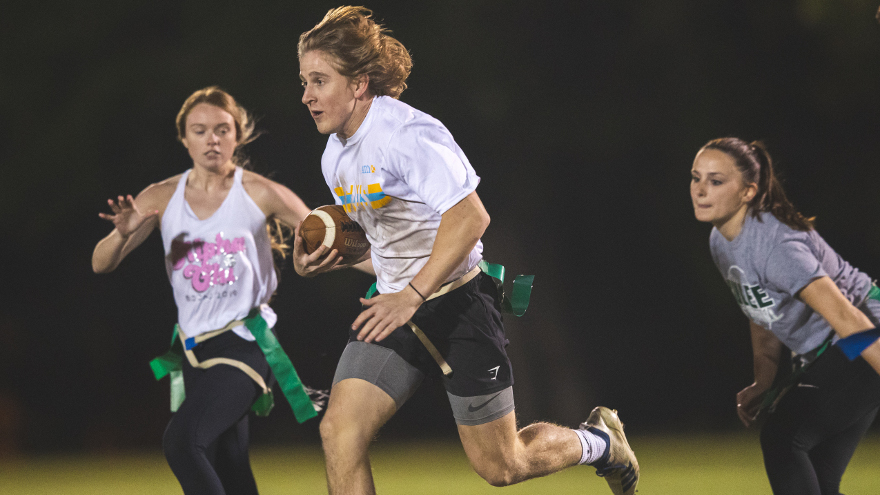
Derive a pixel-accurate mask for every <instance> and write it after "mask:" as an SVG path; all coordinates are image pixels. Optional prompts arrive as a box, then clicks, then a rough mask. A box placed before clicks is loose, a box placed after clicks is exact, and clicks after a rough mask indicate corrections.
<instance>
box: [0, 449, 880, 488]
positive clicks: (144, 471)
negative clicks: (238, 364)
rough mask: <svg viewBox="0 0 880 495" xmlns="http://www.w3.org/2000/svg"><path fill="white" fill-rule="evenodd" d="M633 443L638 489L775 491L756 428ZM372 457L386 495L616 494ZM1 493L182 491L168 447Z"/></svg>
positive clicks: (58, 461)
mask: <svg viewBox="0 0 880 495" xmlns="http://www.w3.org/2000/svg"><path fill="white" fill-rule="evenodd" d="M630 440H631V442H632V444H633V448H634V449H635V451H636V454H637V456H638V458H639V462H640V464H641V467H642V482H641V483H640V485H639V493H640V494H641V495H687V494H700V495H705V494H712V495H722V494H731V495H734V494H735V495H744V494H745V495H753V494H769V493H770V487H769V485H768V483H767V481H766V477H765V476H764V471H763V466H762V464H761V454H760V451H759V448H758V444H757V438H756V437H755V436H754V435H753V434H741V435H717V436H699V437H698V436H692V437H686V436H669V437H662V436H657V437H647V438H638V437H637V438H631V439H630ZM878 460H880V436H876V435H872V436H870V437H869V438H867V439H866V440H864V441H863V442H862V444H861V445H860V446H859V449H858V451H857V452H856V455H855V458H854V459H853V461H852V463H851V464H850V467H849V469H848V471H847V474H846V475H845V476H844V479H843V486H842V487H841V488H842V489H841V491H842V492H843V493H845V494H847V495H868V494H876V493H878V492H880V479H878V476H877V471H878V466H877V464H878V462H877V461H878ZM372 462H373V471H374V475H375V478H376V485H377V489H378V491H379V493H381V494H383V495H397V494H401V495H402V494H407V495H412V494H418V495H440V494H444V495H445V494H473V495H479V494H498V493H504V494H510V495H514V494H529V495H541V494H553V495H561V494H566V493H572V494H585V493H596V494H604V493H610V492H609V491H608V489H607V486H606V485H605V482H604V481H603V480H602V479H601V478H598V477H596V476H595V475H594V474H593V471H592V470H591V469H590V468H588V467H579V468H572V469H568V470H566V471H563V472H562V473H558V474H555V475H552V476H549V477H547V478H542V479H537V480H531V481H527V482H525V483H522V484H520V485H516V486H512V487H508V488H493V487H491V486H489V485H488V484H486V483H485V482H484V481H483V480H481V479H480V478H479V477H478V476H477V475H476V474H474V473H473V471H471V469H470V466H469V465H468V461H467V458H465V456H464V454H463V453H462V450H461V447H460V446H459V445H458V443H456V442H436V441H435V442H431V443H428V444H419V443H394V442H390V441H386V442H383V441H381V440H380V441H379V442H378V443H377V444H376V445H375V448H374V451H373V455H372ZM252 463H253V467H254V472H255V475H256V478H257V483H258V485H259V487H260V493H261V494H263V495H273V494H279V495H280V494H293V495H296V494H320V493H326V488H325V483H324V469H323V459H322V457H321V453H320V449H319V447H318V446H310V447H299V448H298V447H291V448H272V449H269V448H254V449H253V452H252ZM0 493H2V494H4V495H11V494H16V495H17V494H27V495H30V494H52V495H54V494H65V495H67V494H69V495H78V494H83V495H85V494H88V495H98V494H108V495H109V494H114V495H133V494H144V495H146V494H150V495H153V494H179V493H181V490H180V487H179V486H178V485H177V482H176V480H175V478H174V477H173V475H172V474H171V471H170V470H169V469H168V467H167V465H166V464H165V460H164V458H163V457H162V454H161V452H148V453H125V454H123V453H120V454H117V455H106V456H66V457H64V456H51V457H33V458H27V459H15V460H9V459H6V460H2V461H0Z"/></svg>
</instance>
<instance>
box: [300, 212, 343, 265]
mask: <svg viewBox="0 0 880 495" xmlns="http://www.w3.org/2000/svg"><path fill="white" fill-rule="evenodd" d="M301 226H302V222H300V223H299V224H298V225H297V226H296V229H294V231H293V268H294V270H296V273H298V274H299V275H300V276H302V277H314V276H315V275H318V274H321V273H324V272H329V271H331V270H335V269H337V268H342V267H343V266H346V265H344V264H343V263H342V255H341V254H339V251H337V250H336V249H334V250H332V251H330V249H329V248H328V247H327V246H325V245H323V244H322V245H320V246H318V249H315V251H314V252H313V253H312V254H307V253H306V250H305V249H304V248H303V239H302V236H301V235H300V232H299V229H300V227H301ZM328 251H329V252H328Z"/></svg>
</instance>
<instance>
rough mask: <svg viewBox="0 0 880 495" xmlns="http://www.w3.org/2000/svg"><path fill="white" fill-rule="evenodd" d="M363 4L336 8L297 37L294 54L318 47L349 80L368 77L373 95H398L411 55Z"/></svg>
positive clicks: (395, 96) (408, 68)
mask: <svg viewBox="0 0 880 495" xmlns="http://www.w3.org/2000/svg"><path fill="white" fill-rule="evenodd" d="M372 15H373V12H372V11H371V10H370V9H367V8H365V7H351V6H344V7H338V8H335V9H332V10H330V11H329V12H327V15H325V16H324V19H322V20H321V22H319V23H318V24H317V25H316V26H315V27H313V28H312V29H310V30H309V31H306V32H305V33H303V34H302V35H301V36H300V37H299V44H298V45H297V54H298V57H299V58H300V59H302V57H303V55H305V54H306V52H310V51H312V50H320V51H322V52H324V53H327V54H328V55H330V60H328V61H327V62H328V63H329V64H331V65H332V66H333V68H334V69H336V70H337V71H338V72H339V73H340V74H342V75H343V76H345V77H348V78H349V79H352V78H355V77H357V76H359V75H361V74H366V75H368V76H369V78H370V81H369V88H370V92H371V93H372V94H374V95H376V96H390V97H392V98H398V97H399V96H400V93H403V90H405V89H406V78H407V77H409V74H410V71H412V58H411V57H410V55H409V52H408V51H407V50H406V48H405V47H404V46H403V44H402V43H401V42H399V41H397V40H396V39H394V38H392V37H391V36H390V33H391V31H389V30H387V29H385V27H384V26H382V25H381V24H378V23H376V21H374V20H373V19H371V18H370V17H371V16H372Z"/></svg>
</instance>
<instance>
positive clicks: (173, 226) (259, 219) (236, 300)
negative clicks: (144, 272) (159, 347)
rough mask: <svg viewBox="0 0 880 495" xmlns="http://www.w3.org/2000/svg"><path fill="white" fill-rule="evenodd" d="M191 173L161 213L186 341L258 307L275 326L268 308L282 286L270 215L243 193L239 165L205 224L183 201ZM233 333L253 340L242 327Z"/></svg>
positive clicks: (175, 296)
mask: <svg viewBox="0 0 880 495" xmlns="http://www.w3.org/2000/svg"><path fill="white" fill-rule="evenodd" d="M190 172H192V169H190V170H187V171H186V172H184V173H183V176H182V177H181V178H180V182H179V183H178V184H177V189H176V190H175V191H174V195H173V196H171V200H170V201H169V202H168V206H167V207H166V208H165V214H164V215H162V244H163V246H164V247H165V268H166V270H167V271H168V279H169V280H170V281H171V288H172V289H173V291H174V301H175V302H176V303H177V321H178V323H179V324H180V327H181V329H182V330H183V332H184V334H185V335H186V336H187V337H193V336H196V335H199V334H202V333H206V332H210V331H211V330H217V329H218V328H223V327H224V326H226V324H228V323H229V322H230V321H233V320H240V319H242V318H244V317H245V316H247V314H248V312H249V311H250V310H251V309H252V308H255V307H257V306H260V308H261V312H262V315H263V318H265V319H266V323H268V324H269V327H270V328H271V327H273V326H275V321H276V319H277V318H276V316H275V313H274V312H273V311H272V309H271V308H270V307H269V306H268V305H267V304H266V303H268V301H269V298H270V297H272V293H273V292H274V291H275V288H276V287H277V286H278V280H277V278H276V276H275V269H274V264H273V261H272V247H271V243H270V242H269V235H268V234H267V233H266V215H264V214H263V211H262V210H260V207H259V206H257V204H256V203H254V200H253V199H251V197H250V196H248V194H247V192H246V191H245V190H244V186H243V185H242V183H241V177H242V174H243V171H242V169H241V167H236V169H235V178H234V180H233V184H232V188H231V189H230V190H229V194H228V195H227V196H226V199H225V200H223V204H221V205H220V207H219V208H218V209H217V211H215V212H214V214H213V215H211V216H210V217H209V218H206V219H205V220H199V218H198V217H197V216H196V214H195V213H194V212H193V210H192V208H190V206H189V204H188V203H187V202H186V200H185V199H184V191H185V189H186V181H187V178H188V177H189V174H190ZM233 331H234V332H235V333H236V334H238V335H239V336H240V337H242V338H244V339H245V340H251V341H252V340H254V337H253V335H251V333H250V331H248V329H247V328H245V327H244V326H243V325H241V326H238V327H235V328H233Z"/></svg>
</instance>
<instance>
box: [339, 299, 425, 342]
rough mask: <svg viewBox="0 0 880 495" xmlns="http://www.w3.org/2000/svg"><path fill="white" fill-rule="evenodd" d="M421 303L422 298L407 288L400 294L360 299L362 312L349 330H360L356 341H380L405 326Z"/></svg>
mask: <svg viewBox="0 0 880 495" xmlns="http://www.w3.org/2000/svg"><path fill="white" fill-rule="evenodd" d="M422 302H424V301H422V297H421V296H419V295H418V294H416V293H415V291H412V290H410V289H409V288H408V287H407V288H405V289H404V290H402V291H400V292H392V293H390V294H380V295H378V296H375V297H373V298H371V299H364V298H361V304H363V305H364V310H363V311H361V314H360V315H358V317H357V318H356V319H355V320H354V323H352V325H351V329H352V330H358V329H360V332H358V335H357V339H358V340H362V341H364V342H373V341H374V340H375V341H376V342H378V341H381V340H382V339H384V338H385V337H387V336H388V335H390V334H391V332H393V331H394V330H396V329H397V328H398V327H401V326H403V325H405V324H406V322H408V321H409V320H410V318H412V316H413V314H415V312H416V310H417V309H419V306H421V304H422Z"/></svg>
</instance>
